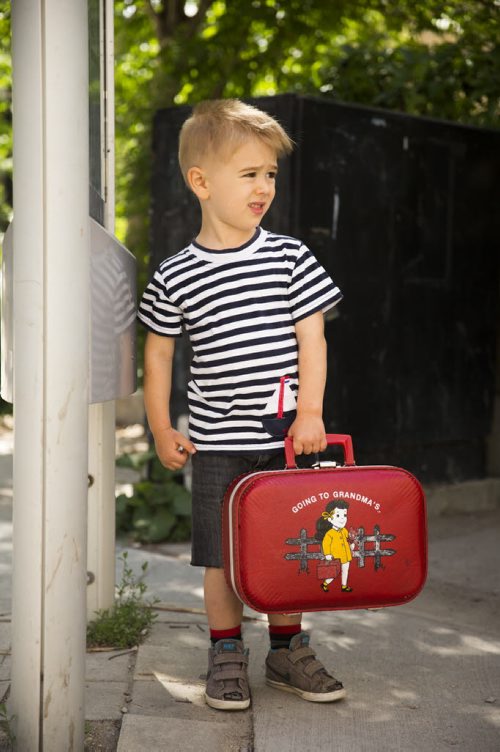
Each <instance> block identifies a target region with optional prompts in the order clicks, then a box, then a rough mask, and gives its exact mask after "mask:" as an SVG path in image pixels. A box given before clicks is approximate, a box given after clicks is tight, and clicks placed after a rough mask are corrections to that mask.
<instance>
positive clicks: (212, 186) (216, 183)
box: [198, 139, 278, 244]
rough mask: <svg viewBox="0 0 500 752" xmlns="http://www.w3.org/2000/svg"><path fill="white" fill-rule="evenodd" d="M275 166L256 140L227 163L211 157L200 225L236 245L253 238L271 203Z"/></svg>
mask: <svg viewBox="0 0 500 752" xmlns="http://www.w3.org/2000/svg"><path fill="white" fill-rule="evenodd" d="M277 170H278V163H277V158H276V154H275V152H274V151H273V150H272V149H271V148H270V147H269V146H267V144H265V143H263V142H262V141H259V140H258V139H250V140H248V141H246V142H245V143H244V144H242V145H241V146H240V147H238V149H237V150H236V151H235V152H233V154H232V155H231V156H230V157H229V158H228V159H221V157H220V156H217V155H214V156H213V157H211V158H209V159H208V160H207V161H206V162H205V163H204V165H203V173H204V177H205V190H206V192H205V194H204V195H203V196H200V195H199V194H198V197H199V198H200V200H201V203H202V209H203V221H204V223H206V222H208V223H210V224H211V225H212V226H213V227H214V229H215V228H217V229H218V230H219V231H221V233H223V234H226V235H227V236H228V237H231V238H234V241H235V242H238V243H239V244H242V243H245V242H246V241H247V240H249V239H250V238H251V236H252V235H253V233H254V231H255V228H256V227H257V226H258V225H259V223H260V221H261V220H262V218H263V217H264V215H265V214H266V212H267V210H268V209H269V207H270V206H271V203H272V201H273V198H274V195H275V192H276V186H275V179H276V173H277Z"/></svg>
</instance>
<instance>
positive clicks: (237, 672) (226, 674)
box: [214, 668, 247, 682]
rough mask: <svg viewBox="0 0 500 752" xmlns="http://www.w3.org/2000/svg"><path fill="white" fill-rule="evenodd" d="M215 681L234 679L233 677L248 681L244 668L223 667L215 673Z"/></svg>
mask: <svg viewBox="0 0 500 752" xmlns="http://www.w3.org/2000/svg"><path fill="white" fill-rule="evenodd" d="M214 679H215V681H218V682H219V681H222V682H224V681H232V680H233V679H244V680H245V681H246V679H247V675H246V673H245V671H244V670H243V669H242V668H234V669H230V668H223V669H222V670H221V671H217V673H216V674H214Z"/></svg>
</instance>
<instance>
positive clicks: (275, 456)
mask: <svg viewBox="0 0 500 752" xmlns="http://www.w3.org/2000/svg"><path fill="white" fill-rule="evenodd" d="M296 459H297V465H298V466H299V467H310V466H311V465H312V463H313V462H316V460H317V455H316V454H311V455H301V456H300V457H297V458H296ZM191 461H192V463H193V485H192V495H193V502H192V504H193V508H192V523H193V524H192V533H191V564H192V565H193V566H195V567H217V568H221V567H223V566H224V564H223V560H222V500H223V498H224V494H225V492H226V489H227V488H228V486H229V485H230V484H231V483H232V482H233V480H234V479H235V478H237V477H238V476H239V475H243V474H244V473H254V472H261V471H263V470H283V468H284V467H285V456H284V452H283V450H282V449H280V450H278V451H277V452H274V453H272V454H236V453H235V454H229V453H228V454H216V453H212V452H203V451H201V452H197V453H196V454H194V455H193V456H192V458H191Z"/></svg>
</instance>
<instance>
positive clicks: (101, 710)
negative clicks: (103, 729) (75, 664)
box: [85, 681, 129, 721]
mask: <svg viewBox="0 0 500 752" xmlns="http://www.w3.org/2000/svg"><path fill="white" fill-rule="evenodd" d="M128 686H129V685H128V682H112V681H95V682H89V681H87V682H85V718H86V720H87V721H106V720H119V719H121V717H122V712H121V710H122V708H123V707H124V706H125V705H126V702H125V692H127V689H128Z"/></svg>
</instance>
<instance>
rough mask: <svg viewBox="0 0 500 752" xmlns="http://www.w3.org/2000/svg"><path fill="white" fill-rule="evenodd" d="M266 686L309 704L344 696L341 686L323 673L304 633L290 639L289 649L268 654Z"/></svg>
mask: <svg viewBox="0 0 500 752" xmlns="http://www.w3.org/2000/svg"><path fill="white" fill-rule="evenodd" d="M266 683H267V684H269V686H270V687H276V689H283V690H284V691H285V692H294V693H295V694H297V695H299V696H300V697H302V699H303V700H309V701H310V702H335V701H336V700H341V699H342V698H343V697H345V695H346V691H345V689H344V687H343V686H342V684H341V683H340V682H339V681H337V679H334V677H333V676H330V674H328V673H327V671H326V669H325V667H324V666H323V664H322V663H321V661H318V659H317V658H316V653H315V652H314V650H312V648H310V647H309V635H308V634H307V632H301V633H300V634H298V635H295V636H294V637H292V639H291V641H290V649H288V648H279V649H278V650H270V651H269V653H268V655H267V658H266Z"/></svg>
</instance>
